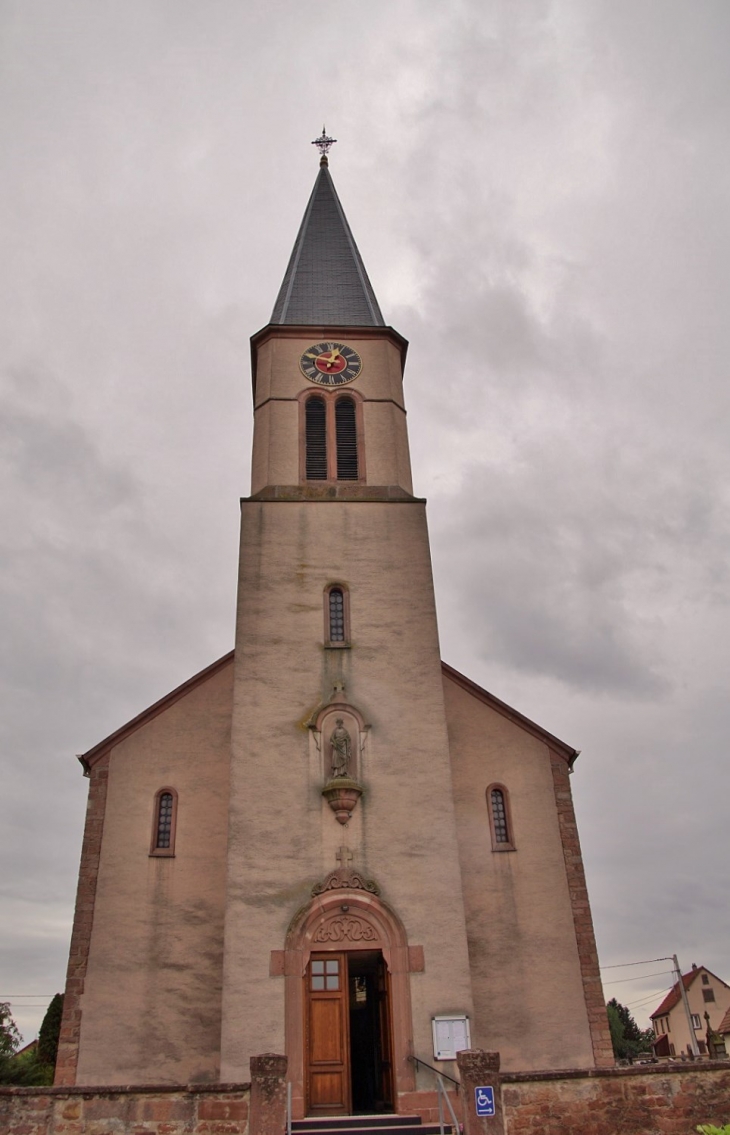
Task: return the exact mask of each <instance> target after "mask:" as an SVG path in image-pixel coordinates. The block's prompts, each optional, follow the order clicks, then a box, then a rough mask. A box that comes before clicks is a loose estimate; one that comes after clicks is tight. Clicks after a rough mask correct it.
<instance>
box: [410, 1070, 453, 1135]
mask: <svg viewBox="0 0 730 1135" xmlns="http://www.w3.org/2000/svg"><path fill="white" fill-rule="evenodd" d="M408 1059H409V1060H411V1061H413V1063H414V1064H415V1065H416V1069H417V1068H418V1065H419V1064H422V1065H423V1067H424V1068H428V1070H429V1072H433V1074H434V1076H435V1077H436V1096H437V1098H438V1103H439V1129H440V1135H444V1126H445V1125H444V1100H446V1106H447V1107H448V1109H449V1112H450V1114H451V1122H452V1123H453V1125H454V1126H453V1131H454V1135H459V1132H460V1131H461V1126H460V1124H459V1121H458V1119H457V1118H456V1113H455V1112H454V1109H453V1107H452V1104H451V1100H450V1099H449V1093H448V1092H447V1091H446V1085H445V1084H444V1077H445V1078H446V1079H447V1080H450V1081H451V1083H452V1084H455V1085H456V1087H457V1088H460V1087H461V1084H460V1083H459V1081H458V1080H455V1079H454V1078H453V1076H447V1075H446V1073H445V1072H439V1070H438V1068H434V1067H433V1065H432V1064H427V1063H426V1061H425V1060H421V1058H420V1056H409V1057H408Z"/></svg>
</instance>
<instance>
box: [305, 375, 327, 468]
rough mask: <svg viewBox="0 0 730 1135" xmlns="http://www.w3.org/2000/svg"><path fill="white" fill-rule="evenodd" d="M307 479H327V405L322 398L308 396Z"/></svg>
mask: <svg viewBox="0 0 730 1135" xmlns="http://www.w3.org/2000/svg"><path fill="white" fill-rule="evenodd" d="M306 433H307V470H306V471H307V480H308V481H326V480H327V406H326V404H325V400H324V398H318V397H316V396H315V397H314V398H308V399H307V405H306Z"/></svg>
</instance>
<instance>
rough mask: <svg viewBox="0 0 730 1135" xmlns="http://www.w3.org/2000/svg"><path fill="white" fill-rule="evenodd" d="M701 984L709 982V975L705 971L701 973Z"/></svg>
mask: <svg viewBox="0 0 730 1135" xmlns="http://www.w3.org/2000/svg"><path fill="white" fill-rule="evenodd" d="M702 984H703V985H709V984H710V976H709V974H706V973H703V974H702Z"/></svg>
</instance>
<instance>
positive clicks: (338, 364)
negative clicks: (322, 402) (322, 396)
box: [299, 343, 362, 386]
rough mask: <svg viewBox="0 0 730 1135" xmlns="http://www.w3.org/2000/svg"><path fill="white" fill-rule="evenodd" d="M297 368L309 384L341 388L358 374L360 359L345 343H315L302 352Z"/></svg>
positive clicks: (360, 366)
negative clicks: (298, 367) (314, 383)
mask: <svg viewBox="0 0 730 1135" xmlns="http://www.w3.org/2000/svg"><path fill="white" fill-rule="evenodd" d="M299 366H300V368H301V371H302V374H303V375H304V376H305V378H308V379H309V381H310V382H316V383H318V384H319V385H320V386H343V385H344V383H346V382H352V380H353V379H354V378H357V376H358V375H359V374H360V371H361V370H362V359H361V358H360V356H359V355H358V353H357V351H353V349H352V347H348V346H346V344H345V343H315V344H314V346H313V347H308V348H307V350H306V351H305V352H304V354H303V355H302V357H301V359H300V360H299Z"/></svg>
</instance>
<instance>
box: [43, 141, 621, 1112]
mask: <svg viewBox="0 0 730 1135" xmlns="http://www.w3.org/2000/svg"><path fill="white" fill-rule="evenodd" d="M406 349H407V344H406V342H405V340H404V339H403V338H402V337H401V336H400V335H399V334H398V333H397V332H396V331H395V330H393V328H391V327H388V326H387V325H386V324H385V321H384V320H383V317H382V314H381V312H380V308H379V306H378V303H377V300H376V298H375V294H374V291H373V289H372V286H371V284H370V281H369V279H368V277H367V274H366V272H365V268H364V266H363V263H362V260H361V257H360V254H359V252H358V249H357V246H356V244H355V242H354V239H353V237H352V233H351V231H350V229H349V226H348V224H347V220H346V218H345V215H344V213H343V210H342V206H341V204H340V202H339V199H338V197H337V194H336V192H335V189H334V185H333V182H332V178H331V176H330V172H329V168H328V164H327V158H326V154H323V156H322V161H321V165H320V170H319V174H318V177H317V180H316V182H315V186H314V190H313V192H312V195H311V198H310V200H309V203H308V205H307V209H306V212H305V215H304V219H303V221H302V225H301V228H300V231H299V234H298V236H297V239H296V242H295V245H294V250H293V252H292V256H291V260H290V263H289V266H288V268H287V272H286V275H285V277H284V281H283V283H282V287H281V290H280V293H279V296H278V298H277V301H276V305H275V307H274V311H273V314H272V317H271V322H270V323H269V324H268V325H267V326H266V327H265V328H263V330H261V331H259V332H258V333H257V334H256V335H254V336H253V339H252V371H253V401H254V441H253V459H252V484H251V495H250V496H249V497H247V498H245V499H244V500H243V501H242V502H241V551H240V568H239V584H238V612H237V624H236V635H235V649H234V650H233V651H232V652H231V653H230V654H229V655H226V656H225V657H224V658H222V659H220V660H218V661H217V662H215V663H214V664H213V665H211V666H210V667H208V668H207V669H206V670H204V671H203V672H202V673H200V674H198V675H196V676H195V677H193V678H191V679H190V680H189V681H188V682H186V683H185V684H184V685H182V686H181V687H179V688H178V689H176V690H174V691H173V692H172V693H171V694H169V695H168V696H167V697H166V698H163V699H162V700H161V701H160V702H158V703H157V704H156V705H154V706H152V707H151V708H150V709H148V710H147V711H145V712H144V713H142V714H140V716H139V717H137V718H135V719H134V720H133V721H131V722H129V723H128V724H127V725H125V726H123V727H122V728H121V729H119V730H118V731H117V732H115V733H114V734H112V736H110V737H108V738H106V739H105V740H104V741H102V742H100V743H99V744H98V745H97V746H95V748H93V749H91V750H90V751H89V752H88V753H86V754H85V755H84V756H83V758H81V759H82V763H83V766H84V771H85V773H86V775H87V776H88V777H89V779H90V788H89V804H88V810H87V819H86V829H85V834H84V843H83V849H82V860H81V869H80V878H79V888H78V896H77V905H76V915H75V922H74V929H73V935H72V942H71V951H70V960H69V969H68V979H67V987H66V998H65V1011H64V1021H63V1026H62V1033H61V1043H60V1047H59V1060H58V1066H57V1074H56V1076H57V1079H56V1082H57V1083H59V1084H79V1085H88V1086H101V1085H110V1084H130V1083H133V1084H145V1083H158V1084H159V1083H175V1084H184V1083H189V1082H240V1081H244V1080H247V1079H248V1068H249V1060H250V1057H251V1056H253V1055H257V1054H259V1053H262V1052H267V1051H268V1052H281V1053H285V1054H286V1055H287V1057H288V1068H289V1073H288V1074H289V1079H290V1080H291V1083H292V1092H293V1101H294V1111H295V1115H317V1114H324V1115H338V1114H339V1115H347V1114H353V1113H371V1112H376V1111H396V1112H409V1111H413V1110H414V1109H415V1110H417V1108H418V1106H419V1100H422V1099H423V1098H425V1097H424V1096H423V1093H424V1092H426V1093H428V1092H431V1091H432V1090H433V1087H434V1080H433V1074H432V1072H431V1071H430V1070H429V1068H428V1067H424V1066H423V1065H418V1064H417V1063H416V1062H415V1061H414V1059H413V1058H414V1057H415V1058H418V1059H419V1060H421V1061H423V1062H424V1063H425V1064H426V1065H431V1066H433V1067H434V1068H436V1069H438V1070H439V1071H443V1072H444V1073H446V1074H447V1075H451V1076H454V1075H455V1067H456V1065H455V1052H456V1050H457V1049H459V1048H463V1047H474V1048H484V1049H490V1050H497V1051H499V1052H500V1053H501V1058H502V1064H503V1067H505V1068H508V1069H524V1070H529V1069H561V1068H591V1067H596V1066H606V1065H610V1064H612V1063H613V1056H612V1052H611V1043H610V1036H609V1033H608V1026H607V1022H606V1014H605V1007H604V1001H603V994H602V989H601V983H600V976H599V971H598V959H597V955H596V948H595V941H594V936H593V928H592V923H591V916H590V908H589V904H588V895H587V891H586V885H585V878H584V874H583V866H582V861H581V856H580V846H579V842H578V834H577V829H576V824H575V816H574V813H573V807H572V801H571V792H570V782H569V773H570V771H571V768H572V765H573V762H574V760H575V758H576V756H577V753H576V751H575V750H574V749H572V748H571V747H570V746H568V745H566V744H565V743H564V742H562V741H559V740H558V739H557V738H555V737H553V736H551V735H550V734H549V733H547V732H546V731H545V730H543V729H542V728H540V727H539V726H538V725H536V724H534V723H533V722H531V721H529V720H528V719H527V718H525V717H524V716H522V715H521V714H520V713H518V712H517V711H516V710H514V709H512V708H510V707H509V706H507V705H505V704H504V703H502V702H500V701H499V700H498V699H497V698H495V697H494V696H493V695H491V694H489V693H488V692H487V691H485V690H483V689H481V688H480V687H478V686H477V685H476V684H475V683H473V682H471V681H470V680H469V679H468V678H466V677H465V676H463V675H462V674H459V673H458V672H457V671H455V670H453V669H452V668H451V667H449V666H448V665H446V664H445V663H443V662H442V660H441V658H440V654H439V641H438V631H437V624H436V610H435V603H434V594H433V583H432V576H431V563H430V553H429V544H428V532H427V526H426V512H425V501H424V500H423V499H421V498H419V497H417V496H414V493H413V485H412V483H411V470H410V460H409V452H408V433H407V427H406V414H405V405H404V396H403V368H404V363H405V357H406Z"/></svg>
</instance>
